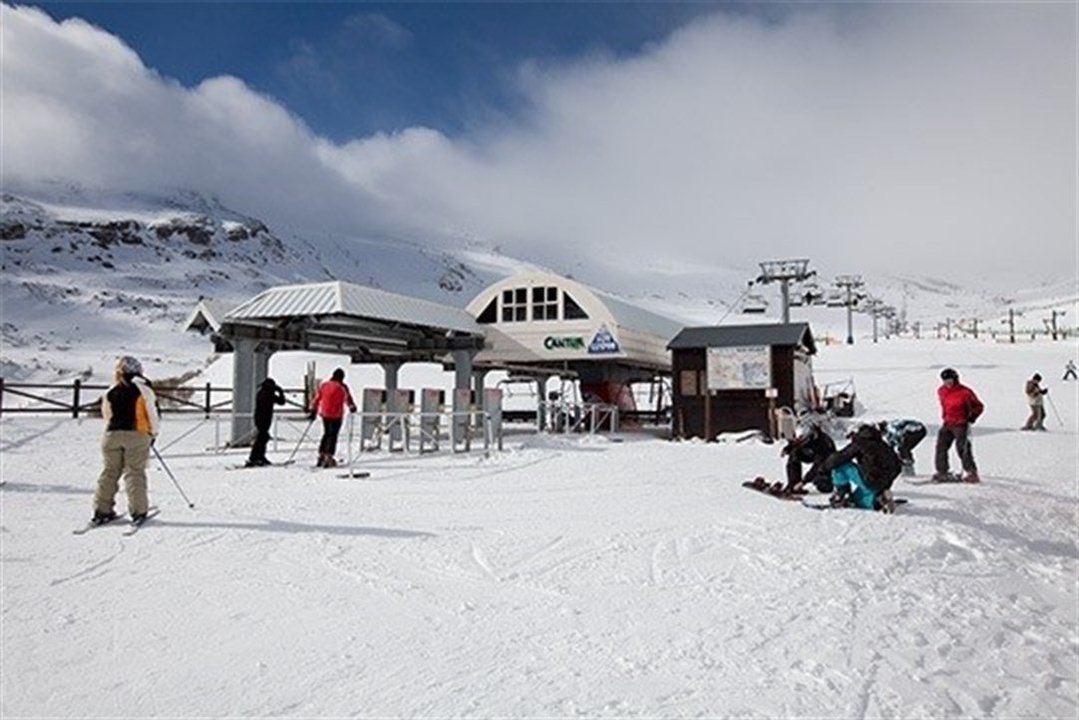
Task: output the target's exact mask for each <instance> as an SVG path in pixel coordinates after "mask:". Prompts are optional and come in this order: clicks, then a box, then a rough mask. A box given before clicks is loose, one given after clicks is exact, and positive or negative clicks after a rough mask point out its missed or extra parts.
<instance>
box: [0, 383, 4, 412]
mask: <svg viewBox="0 0 1079 720" xmlns="http://www.w3.org/2000/svg"><path fill="white" fill-rule="evenodd" d="M3 414H4V378H2V377H0V415H3Z"/></svg>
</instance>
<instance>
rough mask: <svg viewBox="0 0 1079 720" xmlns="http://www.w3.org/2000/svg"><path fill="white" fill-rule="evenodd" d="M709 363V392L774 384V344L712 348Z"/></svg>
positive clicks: (707, 366) (759, 387)
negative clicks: (772, 345)
mask: <svg viewBox="0 0 1079 720" xmlns="http://www.w3.org/2000/svg"><path fill="white" fill-rule="evenodd" d="M706 362H707V365H706V368H707V383H708V391H709V392H715V391H717V390H764V389H766V388H770V387H772V348H771V346H770V345H744V346H741V347H717V348H708V355H707V358H706Z"/></svg>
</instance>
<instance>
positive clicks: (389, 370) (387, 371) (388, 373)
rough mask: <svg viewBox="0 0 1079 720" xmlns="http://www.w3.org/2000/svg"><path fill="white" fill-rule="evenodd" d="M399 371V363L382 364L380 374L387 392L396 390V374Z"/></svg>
mask: <svg viewBox="0 0 1079 720" xmlns="http://www.w3.org/2000/svg"><path fill="white" fill-rule="evenodd" d="M400 370H401V363H399V362H385V363H382V374H383V377H384V378H385V386H386V389H387V390H396V389H397V374H398V372H400Z"/></svg>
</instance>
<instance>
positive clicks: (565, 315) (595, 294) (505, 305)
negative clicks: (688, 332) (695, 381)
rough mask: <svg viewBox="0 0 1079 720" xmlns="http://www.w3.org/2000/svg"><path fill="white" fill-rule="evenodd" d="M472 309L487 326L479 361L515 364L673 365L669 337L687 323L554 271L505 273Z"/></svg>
mask: <svg viewBox="0 0 1079 720" xmlns="http://www.w3.org/2000/svg"><path fill="white" fill-rule="evenodd" d="M467 310H468V312H469V313H470V314H471V315H472V316H473V317H475V318H476V320H477V322H478V323H480V325H481V327H483V328H485V329H486V332H487V347H486V348H485V349H484V350H483V351H482V352H480V354H479V355H478V356H477V358H476V359H477V362H479V363H481V364H484V365H488V366H504V367H511V368H512V367H518V368H523V367H526V366H531V367H536V368H554V367H567V366H572V365H575V364H578V363H584V364H587V365H588V366H589V367H597V366H599V365H606V366H610V365H612V364H616V365H620V366H622V367H628V368H637V369H641V370H646V371H660V372H664V371H669V370H670V362H671V361H670V353H669V352H668V350H667V343H668V342H670V341H671V340H672V339H673V338H674V337H675V336H676V335H677V334H678V332H679V331H680V330H681V329H682V327H683V325H684V323H681V322H679V321H677V320H673V319H671V318H668V317H664V316H663V315H660V314H659V313H654V312H652V311H650V310H646V309H644V308H642V307H639V306H637V305H634V304H633V303H631V302H627V301H625V300H622V299H620V298H617V297H614V296H613V295H610V294H608V293H604V292H602V291H599V290H596V289H594V288H591V287H588V286H587V285H584V284H583V283H580V282H578V281H576V280H573V279H571V278H567V277H562V276H561V275H556V274H554V273H548V272H530V273H521V274H519V275H514V276H512V277H508V278H505V279H503V280H499V281H498V282H496V283H493V284H492V285H489V286H488V287H486V288H484V289H483V290H482V291H480V293H479V294H477V295H476V297H475V298H473V299H472V302H470V303H469V304H468V306H467Z"/></svg>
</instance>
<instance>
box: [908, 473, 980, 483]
mask: <svg viewBox="0 0 1079 720" xmlns="http://www.w3.org/2000/svg"><path fill="white" fill-rule="evenodd" d="M907 482H908V483H909V484H911V485H951V484H953V483H958V484H961V485H976V484H977V483H971V482H967V481H966V480H964V479H963V476H962V475H960V474H959V473H948V476H947V478H946V479H944V480H936V479H934V478H932V477H927V478H924V479H921V480H907Z"/></svg>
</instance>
